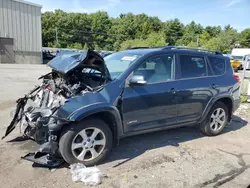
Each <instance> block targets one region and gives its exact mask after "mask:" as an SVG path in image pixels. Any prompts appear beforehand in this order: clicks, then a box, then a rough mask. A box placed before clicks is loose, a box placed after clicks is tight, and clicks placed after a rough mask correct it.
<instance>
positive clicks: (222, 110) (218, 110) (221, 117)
mask: <svg viewBox="0 0 250 188" xmlns="http://www.w3.org/2000/svg"><path fill="white" fill-rule="evenodd" d="M227 123H228V108H227V106H226V105H225V104H224V103H222V102H216V103H215V104H214V106H213V107H212V108H211V110H210V112H209V113H208V116H207V118H206V120H205V121H204V122H203V123H202V124H201V126H200V129H201V131H202V132H203V133H204V134H206V135H208V136H216V135H218V134H220V133H221V132H222V131H223V129H224V127H225V126H226V125H227Z"/></svg>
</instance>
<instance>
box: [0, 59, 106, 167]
mask: <svg viewBox="0 0 250 188" xmlns="http://www.w3.org/2000/svg"><path fill="white" fill-rule="evenodd" d="M90 55H91V54H90ZM88 56H89V55H87V57H88ZM87 57H86V58H84V59H83V62H81V61H80V60H81V59H80V60H79V59H78V60H77V62H78V64H77V65H74V67H73V68H72V69H71V68H69V67H68V66H67V71H66V72H63V71H62V70H61V69H60V71H59V69H58V70H57V69H53V70H52V72H51V73H48V74H46V75H44V76H41V77H40V79H42V84H41V85H40V86H37V87H35V88H34V89H33V90H32V91H30V92H29V93H28V94H27V95H25V96H24V97H22V98H20V99H18V100H17V105H16V110H15V113H14V116H13V119H12V121H11V123H10V125H9V126H8V128H7V130H6V133H5V136H4V137H3V138H5V137H6V136H7V135H9V134H10V133H11V132H12V131H13V130H14V129H15V127H16V126H17V125H18V126H19V128H20V132H21V133H22V134H23V135H24V136H26V137H28V138H30V139H32V140H34V141H35V142H37V143H38V144H40V145H41V147H40V149H39V151H37V152H36V153H33V154H28V155H27V156H25V157H24V158H25V159H27V160H30V161H33V162H36V163H39V164H41V165H45V166H49V167H55V166H57V165H59V164H61V162H62V161H63V160H62V158H61V155H60V152H59V149H58V143H59V139H60V135H61V130H62V126H63V125H65V124H68V123H69V121H68V120H67V119H63V118H60V117H58V115H57V112H58V110H59V109H60V108H61V106H62V105H63V104H64V103H65V102H66V101H67V100H70V99H72V98H75V97H77V96H79V95H81V96H82V95H85V94H86V93H93V92H98V91H99V90H100V89H102V87H103V85H104V84H105V83H106V82H107V79H108V77H107V74H106V73H105V71H104V72H100V70H102V69H101V68H99V67H98V66H99V65H100V67H103V66H104V62H103V63H101V64H98V63H100V61H101V60H100V59H98V58H95V57H94V56H93V54H92V56H91V58H92V60H93V58H94V59H96V61H97V64H95V61H94V63H93V65H92V64H91V65H88V66H87V67H86V66H85V64H84V62H85V60H86V61H87V60H88V58H87ZM66 59H67V61H68V60H69V57H67V58H66ZM71 59H72V61H73V62H76V60H75V59H74V58H71ZM71 59H70V60H71ZM62 61H63V59H62ZM63 62H64V61H63ZM68 63H69V64H70V62H68ZM56 65H57V66H58V67H61V66H60V62H56ZM54 66H55V65H54ZM65 70H66V69H65ZM93 70H97V71H93ZM95 72H97V74H95Z"/></svg>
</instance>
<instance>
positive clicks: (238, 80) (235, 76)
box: [233, 74, 240, 82]
mask: <svg viewBox="0 0 250 188" xmlns="http://www.w3.org/2000/svg"><path fill="white" fill-rule="evenodd" d="M233 78H234V79H235V80H236V81H237V82H240V77H239V76H237V75H235V74H234V75H233Z"/></svg>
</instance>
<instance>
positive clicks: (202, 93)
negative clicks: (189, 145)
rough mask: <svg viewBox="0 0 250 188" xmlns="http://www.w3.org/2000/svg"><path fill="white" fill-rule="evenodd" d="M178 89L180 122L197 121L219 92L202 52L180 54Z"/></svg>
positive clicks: (178, 56) (178, 57) (178, 119)
mask: <svg viewBox="0 0 250 188" xmlns="http://www.w3.org/2000/svg"><path fill="white" fill-rule="evenodd" d="M177 59H178V61H177V62H178V63H177V68H178V73H179V74H178V79H179V81H180V84H179V88H178V91H177V98H178V99H177V100H178V104H179V106H178V118H177V121H178V123H195V122H197V121H198V120H199V119H200V118H201V116H202V113H203V111H204V109H205V108H206V105H207V103H208V102H209V100H211V98H212V97H213V96H214V95H215V94H216V93H217V92H218V91H217V88H216V83H215V80H214V77H213V76H212V75H209V74H210V73H211V69H210V67H209V65H208V62H207V57H206V56H203V55H200V54H196V55H193V54H178V55H177Z"/></svg>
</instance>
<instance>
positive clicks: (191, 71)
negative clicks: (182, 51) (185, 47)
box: [179, 55, 207, 78]
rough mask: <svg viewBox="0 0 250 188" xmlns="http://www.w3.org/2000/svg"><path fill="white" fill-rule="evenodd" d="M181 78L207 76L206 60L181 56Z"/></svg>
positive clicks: (199, 57) (191, 56) (198, 57)
mask: <svg viewBox="0 0 250 188" xmlns="http://www.w3.org/2000/svg"><path fill="white" fill-rule="evenodd" d="M179 57H180V70H181V78H196V77H203V76H207V68H206V62H205V58H204V57H201V56H193V55H180V56H179Z"/></svg>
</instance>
